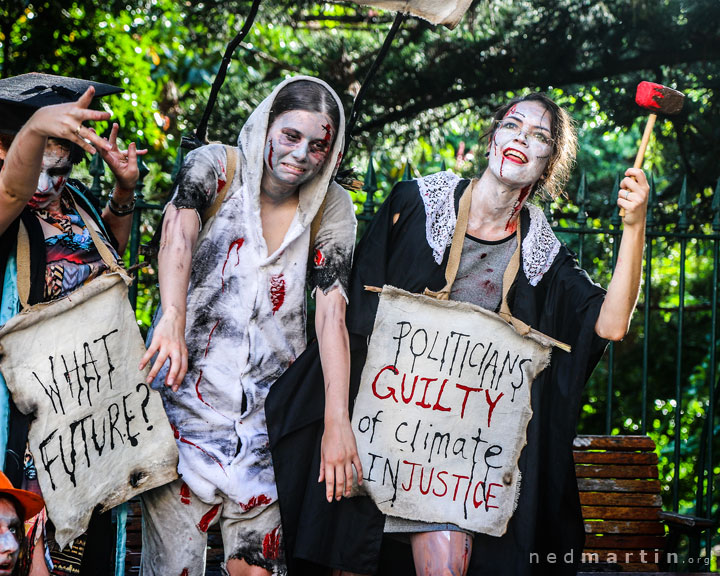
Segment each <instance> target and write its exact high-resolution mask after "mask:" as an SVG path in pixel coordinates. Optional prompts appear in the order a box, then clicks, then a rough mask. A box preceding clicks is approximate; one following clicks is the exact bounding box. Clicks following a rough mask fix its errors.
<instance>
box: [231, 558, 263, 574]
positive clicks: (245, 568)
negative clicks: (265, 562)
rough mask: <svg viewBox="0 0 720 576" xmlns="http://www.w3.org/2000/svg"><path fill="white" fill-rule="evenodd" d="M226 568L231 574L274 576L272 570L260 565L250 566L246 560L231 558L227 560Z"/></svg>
mask: <svg viewBox="0 0 720 576" xmlns="http://www.w3.org/2000/svg"><path fill="white" fill-rule="evenodd" d="M225 569H226V570H227V571H228V574H230V576H272V572H270V571H269V570H265V568H261V567H260V566H250V564H248V563H247V562H245V560H242V559H240V558H231V559H230V560H228V561H227V564H226V565H225Z"/></svg>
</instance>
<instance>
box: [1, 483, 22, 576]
mask: <svg viewBox="0 0 720 576" xmlns="http://www.w3.org/2000/svg"><path fill="white" fill-rule="evenodd" d="M23 529H24V526H23V521H22V520H21V519H20V517H19V516H18V514H17V511H16V510H15V506H14V505H13V504H12V503H11V502H10V501H9V500H6V499H5V498H2V497H0V576H10V575H11V574H12V571H13V569H14V568H15V563H16V562H17V559H18V556H19V554H20V541H21V539H22V530H23Z"/></svg>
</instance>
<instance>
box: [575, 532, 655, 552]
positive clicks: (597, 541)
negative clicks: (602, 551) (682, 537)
mask: <svg viewBox="0 0 720 576" xmlns="http://www.w3.org/2000/svg"><path fill="white" fill-rule="evenodd" d="M664 545H665V536H642V535H636V534H606V535H605V536H596V535H595V534H587V535H586V536H585V548H640V549H645V550H654V549H658V548H659V549H662V547H663V546H664Z"/></svg>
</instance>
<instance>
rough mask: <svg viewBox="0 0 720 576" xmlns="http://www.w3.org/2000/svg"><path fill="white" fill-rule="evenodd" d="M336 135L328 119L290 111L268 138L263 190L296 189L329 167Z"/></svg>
mask: <svg viewBox="0 0 720 576" xmlns="http://www.w3.org/2000/svg"><path fill="white" fill-rule="evenodd" d="M334 136H335V129H334V128H333V126H332V123H331V122H330V121H329V120H328V118H327V116H325V115H324V114H321V113H319V112H310V111H307V110H290V111H288V112H283V113H282V114H280V116H278V117H277V118H275V120H274V121H273V123H272V124H271V125H270V127H269V128H268V131H267V136H266V138H265V151H264V159H265V169H264V171H263V190H265V191H266V192H273V191H279V192H283V191H287V190H288V189H291V190H292V191H293V192H294V190H295V189H296V188H297V187H298V186H300V185H301V184H303V183H305V182H307V181H308V180H310V179H312V178H313V176H315V175H316V174H317V173H318V172H320V170H321V169H322V167H323V165H324V164H325V160H326V159H327V156H328V154H329V153H330V147H331V146H332V143H333V139H334Z"/></svg>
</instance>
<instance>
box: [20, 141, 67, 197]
mask: <svg viewBox="0 0 720 576" xmlns="http://www.w3.org/2000/svg"><path fill="white" fill-rule="evenodd" d="M71 170H72V163H71V162H70V148H69V147H68V146H67V145H65V144H61V143H60V142H57V141H54V140H48V143H47V145H46V146H45V153H44V154H43V161H42V169H41V171H40V177H39V178H38V184H37V190H36V191H35V195H34V196H33V197H32V199H31V200H30V202H29V204H30V207H31V208H41V209H42V208H47V207H48V206H50V205H51V204H52V203H53V202H55V201H56V200H57V199H58V198H60V193H61V192H62V189H63V187H64V186H65V182H67V179H68V176H70V171H71Z"/></svg>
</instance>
